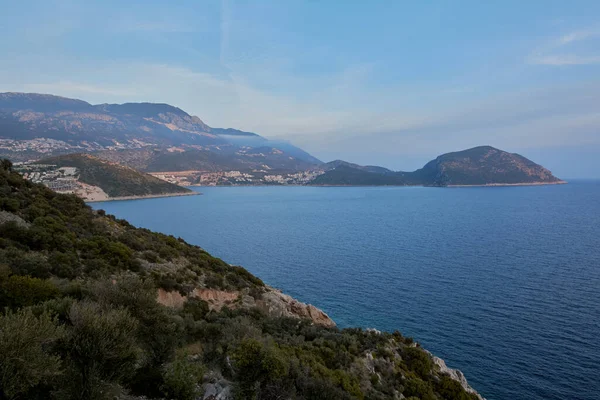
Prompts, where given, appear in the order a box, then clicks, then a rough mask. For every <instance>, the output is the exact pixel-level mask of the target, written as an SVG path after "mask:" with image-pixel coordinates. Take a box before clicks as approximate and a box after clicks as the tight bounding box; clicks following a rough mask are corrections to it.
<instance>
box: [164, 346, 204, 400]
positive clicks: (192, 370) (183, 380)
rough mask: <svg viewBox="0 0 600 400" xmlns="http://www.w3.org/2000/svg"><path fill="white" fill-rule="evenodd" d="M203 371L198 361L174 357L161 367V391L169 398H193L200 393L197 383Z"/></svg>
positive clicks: (182, 399)
mask: <svg viewBox="0 0 600 400" xmlns="http://www.w3.org/2000/svg"><path fill="white" fill-rule="evenodd" d="M204 371H205V369H204V367H203V366H202V365H201V364H199V363H195V362H191V361H189V360H187V359H186V358H183V357H182V358H179V359H176V360H175V361H173V362H171V363H168V364H166V365H165V366H164V368H163V374H162V379H163V384H162V385H161V391H162V392H163V394H164V395H165V396H167V398H170V399H178V400H193V399H195V398H197V397H198V396H200V395H201V394H202V393H201V388H200V385H199V383H200V382H201V380H202V376H203V375H204Z"/></svg>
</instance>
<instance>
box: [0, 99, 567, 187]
mask: <svg viewBox="0 0 600 400" xmlns="http://www.w3.org/2000/svg"><path fill="white" fill-rule="evenodd" d="M81 152H86V153H93V154H94V155H96V156H97V157H99V158H101V159H104V160H107V161H110V162H111V163H114V164H120V165H123V166H127V167H130V168H134V169H137V170H140V171H145V172H153V173H156V172H167V171H169V172H181V171H195V172H197V173H198V174H201V173H202V172H206V173H211V172H223V171H242V172H244V173H247V174H250V175H248V176H247V177H245V178H244V180H243V182H245V183H246V184H248V183H249V182H251V184H261V183H268V182H278V183H279V184H281V183H282V182H299V181H298V179H303V178H297V179H296V178H294V179H292V178H291V176H292V175H293V174H294V173H295V172H303V171H304V172H306V171H310V174H309V175H305V177H306V176H310V178H308V179H310V180H300V182H302V183H303V184H305V183H307V184H313V185H426V186H448V185H498V184H503V185H510V184H540V183H543V184H547V183H561V182H562V181H561V180H560V179H558V178H556V177H555V176H553V175H552V173H551V172H550V171H548V170H547V169H545V168H544V167H542V166H540V165H538V164H536V163H534V162H532V161H530V160H528V159H527V158H525V157H523V156H520V155H518V154H513V153H507V152H505V151H502V150H498V149H495V148H493V147H490V146H480V147H474V148H472V149H468V150H464V151H459V152H454V153H447V154H444V155H441V156H439V157H437V158H436V159H435V160H432V161H430V162H429V163H427V164H426V165H425V166H424V167H423V168H421V169H419V170H417V171H413V172H403V171H392V170H389V169H387V168H383V167H378V166H361V165H357V164H352V163H349V162H346V161H342V160H336V161H332V162H329V163H323V162H321V161H320V160H318V159H317V158H315V157H313V156H312V155H310V154H309V153H307V152H305V151H304V150H302V149H300V148H298V147H295V146H293V145H291V144H289V143H285V142H277V141H271V140H268V139H266V138H264V137H262V136H260V135H258V134H256V133H252V132H245V131H241V130H237V129H232V128H227V129H223V128H213V127H210V126H208V125H206V124H205V123H204V122H203V121H202V120H201V119H200V118H198V117H196V116H191V115H189V114H188V113H186V112H185V111H183V110H181V109H180V108H177V107H174V106H171V105H168V104H155V103H126V104H98V105H92V104H90V103H87V102H85V101H82V100H76V99H68V98H64V97H58V96H53V95H46V94H36V93H0V157H7V158H10V159H12V160H13V161H24V160H32V159H41V158H46V157H48V156H57V155H63V154H70V153H81ZM198 174H196V175H195V177H194V181H197V182H201V181H202V179H201V178H200V176H199V175H198ZM251 174H259V175H260V176H259V177H257V176H253V175H251ZM269 174H270V175H271V176H270V177H269V176H267V175H269ZM278 174H283V175H278ZM286 174H287V175H286ZM314 175H318V176H316V177H315V178H314V179H313V176H314ZM282 176H283V177H282ZM288 178H289V179H288Z"/></svg>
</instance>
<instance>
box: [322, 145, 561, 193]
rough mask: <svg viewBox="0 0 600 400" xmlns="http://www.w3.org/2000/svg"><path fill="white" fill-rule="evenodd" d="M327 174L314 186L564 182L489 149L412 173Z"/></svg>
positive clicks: (333, 168)
mask: <svg viewBox="0 0 600 400" xmlns="http://www.w3.org/2000/svg"><path fill="white" fill-rule="evenodd" d="M322 168H323V170H325V171H326V172H325V173H324V174H322V175H319V176H317V177H316V178H315V179H314V180H313V181H312V182H311V184H313V185H374V186H380V185H424V186H463V185H464V186H471V185H521V184H553V183H564V181H562V180H560V179H559V178H557V177H555V176H554V175H552V173H551V172H550V171H548V170H547V169H546V168H544V167H542V166H541V165H538V164H536V163H534V162H533V161H531V160H528V159H527V158H525V157H523V156H521V155H519V154H514V153H507V152H505V151H502V150H498V149H496V148H494V147H491V146H479V147H474V148H472V149H468V150H463V151H458V152H454V153H447V154H443V155H441V156H439V157H437V158H436V159H435V160H432V161H430V162H428V163H427V164H425V166H424V167H423V168H421V169H418V170H416V171H414V172H402V171H398V172H394V171H390V170H389V169H386V168H382V167H374V166H360V165H356V164H351V163H347V162H344V161H340V160H337V161H333V162H330V163H327V164H324V165H323V166H322Z"/></svg>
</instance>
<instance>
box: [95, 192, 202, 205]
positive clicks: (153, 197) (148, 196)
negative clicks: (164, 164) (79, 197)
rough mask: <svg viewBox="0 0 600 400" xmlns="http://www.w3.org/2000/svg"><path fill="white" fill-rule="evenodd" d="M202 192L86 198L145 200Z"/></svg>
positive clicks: (192, 194) (193, 194)
mask: <svg viewBox="0 0 600 400" xmlns="http://www.w3.org/2000/svg"><path fill="white" fill-rule="evenodd" d="M200 195H202V193H200V192H194V191H192V192H183V193H161V194H147V195H141V196H118V197H109V198H108V199H104V200H85V199H84V201H85V202H86V203H103V202H106V201H122V200H143V199H157V198H161V197H179V196H200Z"/></svg>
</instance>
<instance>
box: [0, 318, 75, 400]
mask: <svg viewBox="0 0 600 400" xmlns="http://www.w3.org/2000/svg"><path fill="white" fill-rule="evenodd" d="M63 335H64V329H62V328H61V327H59V326H58V325H57V323H56V321H55V320H54V319H52V318H51V317H50V316H49V315H48V314H42V315H41V316H39V317H36V316H35V315H34V314H33V313H32V312H31V310H22V311H19V312H16V313H13V312H8V313H7V314H6V315H4V316H0V398H7V399H15V398H17V397H19V396H23V395H26V394H27V393H28V392H30V391H31V390H32V389H33V388H35V387H36V386H38V385H40V384H43V383H46V382H48V381H49V380H50V379H52V378H55V377H56V376H58V375H60V373H61V359H60V357H59V356H57V355H54V354H53V353H52V352H51V350H52V348H53V345H54V344H55V343H56V341H57V340H59V339H60V338H62V337H63Z"/></svg>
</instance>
